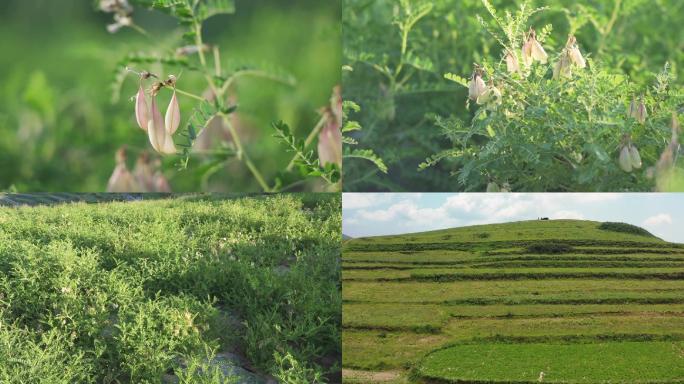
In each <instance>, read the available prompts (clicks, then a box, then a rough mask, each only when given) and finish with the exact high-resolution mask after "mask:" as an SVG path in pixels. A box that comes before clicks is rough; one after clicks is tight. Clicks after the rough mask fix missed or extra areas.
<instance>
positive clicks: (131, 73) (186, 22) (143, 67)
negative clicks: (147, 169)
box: [96, 0, 342, 192]
mask: <svg viewBox="0 0 684 384" xmlns="http://www.w3.org/2000/svg"><path fill="white" fill-rule="evenodd" d="M96 4H97V6H98V8H99V9H100V10H101V11H103V12H107V13H110V14H112V15H113V20H114V22H113V23H112V24H109V25H108V26H107V30H108V31H109V32H111V33H116V32H118V31H119V30H121V29H122V28H131V29H133V30H135V31H138V32H140V33H141V34H143V35H145V36H146V37H148V38H149V41H150V44H149V50H148V51H144V52H138V53H131V54H129V55H128V56H127V57H125V58H124V59H122V60H121V62H120V63H119V64H120V65H119V68H118V71H119V74H118V76H117V81H116V82H115V96H116V94H117V92H119V91H120V89H121V85H122V84H123V83H124V82H125V81H126V79H130V78H133V79H134V81H135V82H136V83H137V88H138V90H137V92H136V93H135V95H131V100H132V101H133V103H131V116H132V117H133V116H134V117H135V119H131V121H132V122H133V121H135V123H137V126H138V128H139V129H141V130H142V132H141V134H145V135H147V137H148V138H149V150H151V151H154V152H156V153H157V154H158V155H160V156H173V157H176V159H177V161H176V165H177V168H178V169H179V170H186V169H189V168H191V167H192V163H191V162H190V160H191V158H200V157H201V158H203V159H204V160H205V161H204V163H203V164H200V165H199V166H196V167H197V168H203V170H204V171H207V170H208V171H207V172H208V174H209V175H211V174H213V173H216V172H217V170H219V169H222V167H224V166H226V164H227V163H228V162H229V161H233V160H236V159H237V160H238V161H240V162H241V163H242V164H243V166H244V168H245V169H246V170H247V171H248V172H249V173H250V174H251V176H252V178H253V180H254V181H255V184H256V185H258V186H259V188H260V189H261V190H262V191H264V192H277V191H280V190H283V189H292V188H301V185H302V184H304V182H305V181H306V179H318V184H315V185H313V186H312V187H311V188H317V189H322V190H331V191H335V190H339V180H340V169H341V166H342V158H341V151H342V134H341V128H342V127H341V125H342V123H341V115H342V110H341V109H342V103H341V100H340V101H339V102H338V101H337V98H338V97H339V91H333V97H332V101H331V103H330V105H327V106H322V108H321V109H320V111H319V114H320V116H319V120H318V123H317V124H316V125H315V126H314V127H312V128H311V129H310V130H307V132H306V139H299V138H297V137H295V135H294V133H293V130H291V129H290V128H289V127H288V126H287V125H286V124H285V123H283V122H274V123H273V127H272V131H271V136H274V137H276V138H277V139H279V140H280V141H281V144H282V145H281V150H282V151H283V152H286V151H288V152H292V156H291V161H289V162H287V161H284V162H283V164H281V165H279V166H277V167H276V169H277V172H271V173H272V174H271V175H268V174H265V173H264V172H263V171H262V167H263V164H260V162H265V163H269V162H270V161H271V158H270V157H269V158H266V159H265V160H264V159H260V161H257V160H256V159H255V157H254V156H253V155H252V154H251V153H249V151H248V150H247V146H246V145H245V142H246V140H245V137H246V136H249V135H250V132H249V128H250V127H248V126H246V124H243V122H242V121H241V116H240V115H239V109H240V108H238V105H239V100H238V98H239V92H238V91H237V83H238V81H239V80H240V79H241V78H244V77H259V78H264V79H267V80H272V81H274V82H278V83H283V84H285V85H287V86H290V87H295V86H296V82H295V80H294V78H293V77H292V76H291V75H289V74H286V73H284V71H282V70H278V69H275V68H273V67H272V66H270V65H265V66H260V65H243V64H238V65H235V64H233V65H226V60H225V57H224V55H223V54H222V52H221V49H220V47H219V45H218V44H214V43H209V42H207V41H205V40H204V35H203V27H204V24H205V22H206V20H208V19H209V18H211V17H213V16H215V15H220V14H232V13H234V12H235V9H236V8H235V2H234V0H99V1H97V2H96ZM136 7H142V8H149V9H153V10H157V11H160V12H162V13H164V14H166V15H169V16H171V17H173V18H175V19H176V20H177V22H178V25H179V27H180V30H181V32H182V34H180V33H176V34H171V36H170V37H169V36H153V34H152V33H150V32H148V31H147V30H146V29H145V28H143V27H142V26H141V25H139V24H137V23H136V17H135V12H136ZM174 36H175V37H174ZM169 40H170V41H172V42H173V47H172V48H171V47H169V46H168V45H169V44H168V43H166V41H169ZM222 58H224V59H223V60H222ZM231 59H234V58H233V57H231ZM198 79H200V80H199V81H198ZM336 95H337V96H336ZM163 98H167V99H165V100H168V99H170V101H169V103H168V106H166V104H162V100H161V99H163ZM179 101H180V102H179ZM191 103H192V105H194V107H193V108H192V109H191V108H188V106H189V105H190V104H191ZM133 104H134V106H133ZM240 107H241V106H240ZM248 108H249V107H248ZM252 109H254V106H252ZM312 112H313V111H312ZM134 127H135V125H134V124H132V126H131V129H135V128H134ZM316 143H318V145H317V148H316ZM316 149H317V150H316ZM119 158H120V157H117V159H119ZM268 166H269V167H270V168H271V169H272V168H273V165H272V164H270V163H269V164H268ZM126 167H127V165H126V163H125V162H123V163H122V162H118V163H117V168H118V171H115V174H114V175H113V176H112V179H111V180H110V183H109V184H110V188H109V190H110V191H111V192H124V191H133V192H135V191H142V192H156V191H159V189H149V188H145V183H136V180H133V182H134V183H133V184H131V183H130V181H131V179H130V178H127V177H124V178H123V179H122V181H119V180H118V179H117V177H116V176H117V175H118V174H123V175H124V176H125V175H126V172H127V168H126ZM273 173H275V174H273Z"/></svg>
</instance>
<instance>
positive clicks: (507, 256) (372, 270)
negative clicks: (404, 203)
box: [342, 220, 684, 383]
mask: <svg viewBox="0 0 684 384" xmlns="http://www.w3.org/2000/svg"><path fill="white" fill-rule="evenodd" d="M342 271H343V272H342V276H343V346H342V347H343V372H344V381H345V382H348V383H361V382H369V381H383V382H387V383H407V382H434V383H456V382H470V383H494V382H516V383H526V382H529V383H536V382H538V380H539V376H540V374H541V372H543V375H542V376H543V378H542V380H543V381H544V382H558V383H560V382H577V383H580V382H581V383H584V382H586V383H601V382H655V381H657V382H663V383H668V382H672V383H674V382H681V381H684V368H683V367H684V366H683V365H682V364H681V353H682V351H684V332H683V331H682V329H684V245H682V244H674V243H669V242H666V241H664V240H662V239H659V238H657V237H655V236H653V235H652V234H650V233H648V232H647V231H645V230H643V229H642V228H639V227H635V226H631V225H628V224H624V223H599V222H592V221H580V220H550V221H541V220H535V221H522V222H514V223H505V224H491V225H478V226H470V227H461V228H452V229H445V230H438V231H430V232H421V233H410V234H405V235H398V236H379V237H366V238H357V239H353V240H349V241H347V242H346V243H345V244H344V245H343V264H342ZM515 351H519V352H515ZM643 351H649V354H648V355H646V356H645V354H644V353H643ZM678 351H679V352H678ZM645 366H647V367H649V368H648V369H640V370H635V369H634V367H645ZM606 367H613V368H611V369H610V370H608V369H606ZM381 379H382V380H381Z"/></svg>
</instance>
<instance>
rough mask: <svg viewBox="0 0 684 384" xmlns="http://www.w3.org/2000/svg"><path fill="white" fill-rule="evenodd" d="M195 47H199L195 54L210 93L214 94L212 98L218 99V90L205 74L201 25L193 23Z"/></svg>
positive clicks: (205, 63)
mask: <svg viewBox="0 0 684 384" xmlns="http://www.w3.org/2000/svg"><path fill="white" fill-rule="evenodd" d="M195 45H197V46H198V47H200V49H199V50H198V51H197V53H198V55H199V59H200V64H202V69H203V71H202V72H203V74H204V78H205V79H206V80H207V83H208V84H209V87H210V88H211V91H212V92H214V96H215V97H217V98H218V97H220V94H219V92H218V88H216V84H214V79H212V78H211V76H210V75H209V74H208V73H207V58H206V57H204V51H203V50H202V49H201V47H202V46H203V45H204V43H203V42H202V24H200V23H195Z"/></svg>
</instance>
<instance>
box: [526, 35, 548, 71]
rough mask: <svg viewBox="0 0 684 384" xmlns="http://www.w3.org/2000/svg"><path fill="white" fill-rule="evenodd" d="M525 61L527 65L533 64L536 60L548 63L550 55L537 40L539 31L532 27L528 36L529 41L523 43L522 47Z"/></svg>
mask: <svg viewBox="0 0 684 384" xmlns="http://www.w3.org/2000/svg"><path fill="white" fill-rule="evenodd" d="M522 56H523V63H525V65H526V66H528V67H529V66H530V65H532V63H533V62H534V60H537V61H539V62H540V63H542V64H546V62H547V60H548V57H549V55H547V54H546V51H544V47H542V45H541V44H539V41H537V33H536V32H535V31H534V29H531V28H530V33H529V35H528V36H527V41H526V42H525V44H523V48H522Z"/></svg>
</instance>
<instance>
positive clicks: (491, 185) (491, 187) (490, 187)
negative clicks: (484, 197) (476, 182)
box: [487, 182, 501, 193]
mask: <svg viewBox="0 0 684 384" xmlns="http://www.w3.org/2000/svg"><path fill="white" fill-rule="evenodd" d="M487 192H493V193H496V192H501V189H500V188H499V184H497V183H495V182H490V183H489V184H487Z"/></svg>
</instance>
